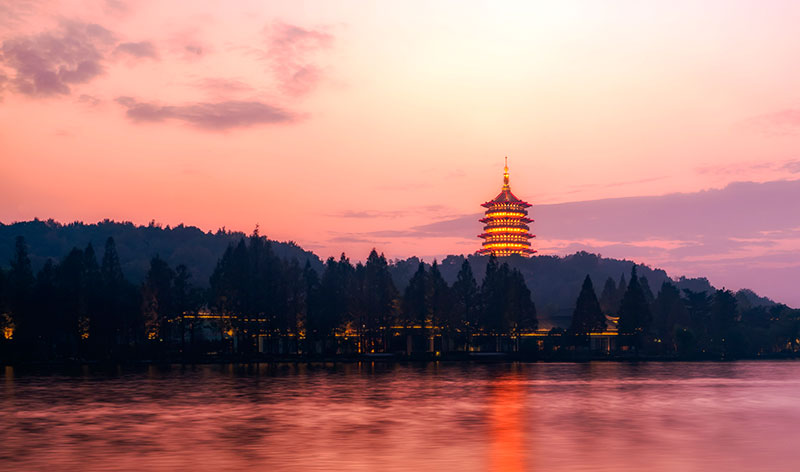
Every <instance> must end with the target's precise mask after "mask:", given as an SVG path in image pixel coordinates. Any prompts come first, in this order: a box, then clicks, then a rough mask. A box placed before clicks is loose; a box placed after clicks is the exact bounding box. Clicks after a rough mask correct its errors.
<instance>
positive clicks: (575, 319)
mask: <svg viewBox="0 0 800 472" xmlns="http://www.w3.org/2000/svg"><path fill="white" fill-rule="evenodd" d="M605 328H606V317H605V316H604V315H603V311H602V310H601V309H600V303H599V302H598V301H597V295H596V294H595V292H594V286H593V285H592V279H591V277H589V275H588V274H587V275H586V278H585V279H583V286H582V287H581V292H580V294H579V295H578V300H577V301H576V302H575V310H574V311H573V312H572V324H571V325H570V331H572V332H573V333H575V334H576V335H587V334H589V333H591V332H595V331H603V330H604V329H605Z"/></svg>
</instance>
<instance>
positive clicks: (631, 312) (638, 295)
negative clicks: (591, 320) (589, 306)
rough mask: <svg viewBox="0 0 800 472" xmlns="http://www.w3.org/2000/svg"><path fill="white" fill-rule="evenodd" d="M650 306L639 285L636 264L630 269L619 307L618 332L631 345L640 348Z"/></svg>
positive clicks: (648, 318)
mask: <svg viewBox="0 0 800 472" xmlns="http://www.w3.org/2000/svg"><path fill="white" fill-rule="evenodd" d="M650 322H651V315H650V306H649V303H647V299H646V298H645V294H644V292H643V291H642V288H641V286H640V285H639V278H638V277H637V276H636V266H635V265H634V266H633V268H632V269H631V281H630V283H629V284H628V287H627V289H626V290H625V295H624V296H623V297H622V302H621V303H620V307H619V332H620V334H623V335H628V336H629V338H630V339H629V342H630V343H631V345H632V346H634V347H635V348H637V349H640V348H641V346H642V343H643V337H644V335H645V334H646V333H647V332H648V329H649V328H650Z"/></svg>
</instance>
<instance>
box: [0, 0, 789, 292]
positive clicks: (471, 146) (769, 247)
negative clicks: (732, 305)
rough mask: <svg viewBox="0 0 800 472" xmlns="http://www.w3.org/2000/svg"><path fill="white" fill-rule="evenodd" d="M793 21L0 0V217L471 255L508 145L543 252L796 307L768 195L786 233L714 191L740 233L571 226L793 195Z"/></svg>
mask: <svg viewBox="0 0 800 472" xmlns="http://www.w3.org/2000/svg"><path fill="white" fill-rule="evenodd" d="M798 24H800V3H798V2H791V1H773V2H766V3H764V2H754V1H707V2H693V1H678V2H665V3H653V2H635V1H619V2H611V3H601V2H573V1H566V2H561V1H560V2H555V1H553V2H503V3H502V4H498V3H497V2H481V1H458V2H455V1H453V2H421V1H419V2H418V1H411V2H378V3H376V2H359V1H347V2H260V1H243V2H235V3H229V2H228V3H226V2H215V1H198V2H175V3H173V2H157V1H150V0H144V1H137V2H125V1H119V0H114V1H111V0H109V1H97V2H77V1H60V2H49V1H41V2H39V1H37V2H17V1H0V221H2V222H3V223H10V222H13V221H17V220H28V219H32V218H34V217H38V218H42V219H47V218H54V219H56V220H58V221H62V222H70V221H74V220H83V221H88V222H95V221H99V220H102V219H104V218H110V219H114V220H121V221H122V220H128V221H133V222H135V223H138V224H147V223H148V222H149V221H151V220H155V221H156V222H160V223H161V224H163V225H173V226H174V225H177V224H179V223H184V224H187V225H195V226H198V227H200V228H202V229H203V230H206V231H208V230H212V231H213V230H217V229H218V228H221V227H225V228H227V229H232V230H240V231H245V232H248V233H249V232H251V231H252V230H253V228H254V227H255V226H256V225H257V224H258V225H259V226H260V229H261V232H262V234H266V235H268V236H269V237H270V238H272V239H277V240H294V241H296V242H297V243H298V244H300V245H301V246H302V247H304V248H306V249H309V250H313V251H314V252H315V253H317V254H319V255H320V256H321V257H323V258H325V257H328V256H332V255H333V256H337V257H338V255H339V254H340V253H341V252H346V253H347V254H348V255H350V256H351V257H352V258H354V260H363V259H364V258H365V257H366V255H367V254H368V252H369V250H370V249H371V248H372V247H376V248H377V249H378V250H379V251H383V252H384V253H385V254H386V256H387V257H389V258H405V257H409V256H412V255H416V256H420V257H423V258H425V259H426V260H432V259H433V258H440V259H441V258H442V257H443V256H446V255H448V254H469V253H473V252H475V251H476V250H477V249H479V248H480V243H481V241H480V240H478V239H477V238H476V237H475V235H477V234H478V233H480V232H481V226H482V225H481V224H480V223H479V222H478V221H477V218H479V217H480V215H479V213H480V212H481V208H480V204H481V203H482V202H484V201H486V199H487V198H488V197H489V196H491V195H495V194H496V193H497V186H498V184H499V182H498V180H499V169H501V168H502V166H503V156H505V155H508V156H509V163H510V166H511V169H512V173H513V179H514V188H515V191H516V192H517V195H518V196H519V198H520V199H522V200H525V201H527V202H529V203H531V204H533V207H532V208H531V209H530V210H529V211H530V217H532V218H533V219H535V220H536V228H535V231H533V233H536V234H537V238H536V239H535V240H534V241H536V244H535V247H536V249H537V251H538V252H539V253H540V254H568V253H571V252H574V251H575V250H578V249H585V250H590V251H595V252H601V253H602V254H603V255H606V256H612V257H627V258H632V259H633V260H635V261H637V262H640V263H646V264H650V265H658V266H660V267H664V268H665V269H667V270H668V271H669V273H670V275H675V276H679V275H681V274H686V275H690V276H701V275H707V276H709V277H710V280H711V282H712V283H714V284H715V285H718V286H720V287H721V286H727V287H728V288H741V287H751V288H754V289H757V290H758V291H759V293H763V294H764V295H767V296H770V297H773V298H776V299H779V300H780V301H784V302H786V303H789V304H790V305H800V295H798V294H797V293H796V292H797V291H796V284H792V285H791V286H790V285H789V284H788V283H787V284H785V286H784V285H781V283H780V282H777V281H776V280H770V279H768V278H765V277H764V275H763V274H764V272H765V271H767V269H770V273H771V274H773V275H772V277H773V278H777V277H778V275H776V274H779V275H780V277H781V280H783V279H786V278H787V277H790V278H793V280H797V276H798V275H800V256H797V255H796V254H797V253H798V252H799V251H798V250H799V249H800V221H797V219H798V218H800V217H798V216H797V215H796V214H797V211H796V209H795V208H794V206H795V204H794V203H793V201H792V200H786V197H780V198H778V197H776V199H777V201H779V202H780V201H782V202H783V203H782V205H783V206H782V207H781V210H782V212H783V213H791V214H788V215H786V216H785V218H784V219H782V220H781V221H780V223H777V222H775V221H773V220H769V221H768V220H767V218H766V216H764V215H766V214H769V213H770V211H771V210H766V211H763V206H761V207H757V208H755V211H747V212H745V211H738V210H737V209H736V208H730V203H729V201H728V200H724V199H718V200H715V202H716V203H717V204H718V205H719V207H721V208H730V211H732V212H734V215H735V218H737V219H739V220H741V221H742V224H743V225H745V226H746V228H747V231H744V230H742V231H740V230H739V229H738V228H732V227H728V226H725V225H715V226H712V225H707V224H706V223H705V222H704V221H702V219H699V218H695V219H693V220H692V221H691V225H689V223H686V224H683V225H678V224H677V223H676V222H677V221H678V220H679V219H681V218H691V216H692V215H686V214H674V213H671V212H670V210H669V208H667V207H666V206H658V205H657V207H653V208H654V209H651V210H646V211H644V212H643V213H635V212H634V210H630V211H629V213H627V215H628V218H627V220H626V219H624V218H621V220H622V221H623V222H624V221H627V222H628V223H627V224H619V225H611V224H610V223H609V225H608V226H607V227H603V228H599V229H596V231H593V232H592V233H589V231H588V230H587V229H586V228H588V227H590V226H591V225H594V224H596V223H594V222H595V221H597V219H602V220H605V221H610V220H608V219H607V216H606V215H605V214H602V215H601V214H598V213H597V211H596V208H597V206H598V205H600V206H602V205H606V203H608V204H609V205H615V204H616V203H614V202H617V203H620V204H627V202H633V200H608V199H636V198H641V197H652V198H653V200H649V201H650V202H651V203H653V202H660V201H667V200H659V198H662V197H663V196H670V195H672V196H673V197H674V194H677V193H683V194H686V207H685V208H688V209H689V210H688V212H689V213H691V211H692V210H691V209H692V208H696V207H697V205H696V204H693V203H692V201H695V200H693V199H696V200H698V201H699V200H703V199H704V198H706V197H709V195H716V194H714V193H713V192H716V191H719V192H722V189H726V188H728V189H730V192H734V191H738V190H743V189H745V187H742V186H736V185H734V186H732V187H728V186H729V184H732V183H736V182H746V183H753V185H755V184H764V186H762V187H758V188H759V189H765V188H767V187H766V186H767V185H773V184H774V183H775V182H778V183H779V184H775V185H784V184H787V183H789V187H790V188H791V189H796V187H797V186H798V185H800V183H799V182H798V181H797V179H798V177H800V156H798V153H797V150H798V145H800V111H799V110H800V89H798V87H797V84H798V83H800V61H797V57H798V56H799V55H800V35H798V34H797V25H798ZM767 183H769V184H767ZM789 187H781V188H789ZM706 191H710V192H711V193H709V192H706ZM792 191H794V190H792ZM786 192H789V190H786V191H785V192H784V193H783V194H781V195H787V193H786ZM723 194H724V195H729V196H730V198H731V200H730V201H733V199H734V196H731V195H733V194H732V193H720V195H723ZM762 194H763V192H762V193H761V194H759V195H762ZM748 195H750V194H748ZM663 198H666V197H663ZM670 198H672V197H670ZM748 198H749V197H748ZM669 201H672V200H669ZM703 201H705V200H703ZM736 201H739V200H736ZM752 201H754V202H756V203H758V202H760V201H759V200H752ZM770 201H772V200H770ZM598 202H600V203H598ZM609 202H610V203H609ZM633 203H635V202H633ZM570 205H572V206H570ZM637 205H638V203H637ZM763 205H767V204H766V203H763ZM604 208H608V207H604ZM630 208H633V207H630ZM540 209H541V210H540ZM549 209H552V210H553V211H552V212H551V211H550V210H549ZM640 209H641V207H639V206H636V210H635V211H639V210H640ZM555 210H558V211H555ZM540 211H543V212H544V213H546V214H547V215H548V216H547V218H545V215H544V214H541V213H540ZM570 211H571V212H572V213H569V215H571V216H570V218H573V217H574V220H568V219H567V217H566V216H564V215H566V214H567V213H568V212H570ZM609 211H610V210H609ZM462 219H463V221H469V225H471V226H467V227H463V226H460V225H461V223H460V222H461V221H462ZM645 220H646V221H645ZM651 220H652V222H653V223H652V224H651V225H650V226H647V228H648V230H647V231H644V230H641V228H634V227H635V226H637V224H639V225H640V226H641V225H642V224H644V223H645V222H648V223H649V222H651ZM573 221H581V222H582V226H581V227H580V228H578V227H577V226H570V224H571V222H573ZM681 221H683V220H681ZM660 222H663V225H664V227H663V228H662V227H661V226H659V224H660ZM733 224H735V222H731V225H733ZM437 225H438V226H437ZM676 227H677V228H680V229H681V231H677V230H674V229H672V228H676ZM728 229H730V231H727V230H728ZM676 233H678V234H676ZM3 257H7V255H4V256H3ZM744 268H747V269H748V271H745V270H743V269H744ZM772 269H774V270H772ZM759 274H761V275H759Z"/></svg>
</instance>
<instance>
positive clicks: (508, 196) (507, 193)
mask: <svg viewBox="0 0 800 472" xmlns="http://www.w3.org/2000/svg"><path fill="white" fill-rule="evenodd" d="M497 203H516V204H518V205H522V206H523V207H529V206H532V205H531V204H530V203H528V202H526V201H524V200H520V199H519V198H517V196H516V195H514V194H513V193H511V186H509V185H508V158H507V157H506V167H505V169H504V171H503V189H502V190H500V193H498V194H497V196H496V197H494V198H493V199H491V200H489V201H488V202H486V203H483V204H482V205H481V206H484V207H487V208H488V207H490V206H492V205H495V204H497Z"/></svg>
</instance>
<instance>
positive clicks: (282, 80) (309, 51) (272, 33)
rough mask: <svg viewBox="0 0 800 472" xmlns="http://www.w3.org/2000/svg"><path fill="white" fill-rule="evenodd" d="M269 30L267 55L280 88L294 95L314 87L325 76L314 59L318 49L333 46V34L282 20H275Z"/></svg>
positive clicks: (301, 93) (306, 91) (304, 92)
mask: <svg viewBox="0 0 800 472" xmlns="http://www.w3.org/2000/svg"><path fill="white" fill-rule="evenodd" d="M267 31H268V34H269V45H268V50H267V54H266V58H267V59H268V60H269V61H270V63H271V65H272V71H273V73H274V74H275V77H276V79H277V80H278V83H279V84H280V86H281V88H282V89H283V90H284V91H285V92H286V93H289V94H290V95H295V96H298V95H304V94H306V93H308V92H310V91H311V90H313V89H314V88H315V87H316V86H317V84H318V83H319V82H320V80H321V79H322V69H321V68H320V67H319V66H318V65H317V64H315V61H314V59H315V56H316V53H317V52H319V51H320V50H323V49H328V48H330V46H331V45H332V43H333V36H332V35H331V34H329V33H326V32H324V31H318V30H312V29H305V28H301V27H299V26H295V25H290V24H287V23H282V22H276V23H274V24H272V25H271V26H270V27H269V28H267Z"/></svg>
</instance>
